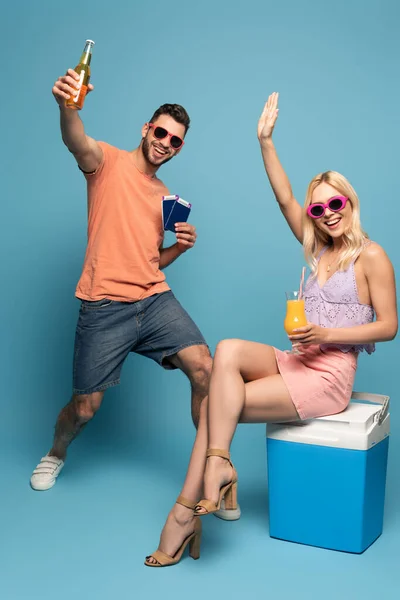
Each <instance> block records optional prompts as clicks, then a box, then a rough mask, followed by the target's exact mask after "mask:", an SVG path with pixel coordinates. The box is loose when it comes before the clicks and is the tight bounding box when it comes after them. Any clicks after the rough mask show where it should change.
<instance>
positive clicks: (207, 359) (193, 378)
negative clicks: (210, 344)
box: [189, 350, 213, 395]
mask: <svg viewBox="0 0 400 600" xmlns="http://www.w3.org/2000/svg"><path fill="white" fill-rule="evenodd" d="M212 363H213V361H212V358H211V355H210V353H209V351H208V350H207V352H204V353H203V352H202V353H199V354H198V355H197V356H196V357H194V358H193V360H192V361H191V365H190V371H189V379H190V382H191V384H192V387H193V391H194V392H195V393H199V394H200V395H201V394H203V395H206V394H207V393H208V386H209V383H210V377H211V371H212Z"/></svg>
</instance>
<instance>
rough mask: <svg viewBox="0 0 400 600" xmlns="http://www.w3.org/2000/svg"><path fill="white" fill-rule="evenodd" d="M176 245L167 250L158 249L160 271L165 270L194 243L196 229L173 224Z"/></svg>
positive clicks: (187, 224)
mask: <svg viewBox="0 0 400 600" xmlns="http://www.w3.org/2000/svg"><path fill="white" fill-rule="evenodd" d="M175 234H176V240H177V241H176V244H173V246H170V247H169V248H163V246H162V244H161V247H160V269H165V268H166V267H168V265H170V264H171V263H173V262H174V260H176V259H177V258H178V257H179V256H181V255H182V254H183V253H184V252H186V251H187V250H189V249H190V248H193V246H194V245H195V243H196V239H197V233H196V228H195V227H193V225H189V223H175Z"/></svg>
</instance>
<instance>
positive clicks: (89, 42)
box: [86, 40, 94, 46]
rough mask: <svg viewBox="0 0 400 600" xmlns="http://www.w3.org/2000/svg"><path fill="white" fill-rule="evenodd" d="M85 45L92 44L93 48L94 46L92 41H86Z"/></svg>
mask: <svg viewBox="0 0 400 600" xmlns="http://www.w3.org/2000/svg"><path fill="white" fill-rule="evenodd" d="M86 44H93V46H94V41H93V40H86Z"/></svg>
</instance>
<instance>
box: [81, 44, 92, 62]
mask: <svg viewBox="0 0 400 600" xmlns="http://www.w3.org/2000/svg"><path fill="white" fill-rule="evenodd" d="M92 47H93V46H92V44H91V43H90V42H89V43H87V44H86V46H85V49H84V51H83V53H82V56H81V60H80V61H79V62H80V64H81V65H90V61H91V60H92Z"/></svg>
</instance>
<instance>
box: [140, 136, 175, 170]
mask: <svg viewBox="0 0 400 600" xmlns="http://www.w3.org/2000/svg"><path fill="white" fill-rule="evenodd" d="M142 151H143V156H144V158H145V160H147V162H148V163H149V164H150V165H151V166H152V167H161V165H164V164H165V163H167V162H168V161H169V160H171V158H173V156H169V157H167V158H165V159H164V160H162V161H161V162H156V163H155V162H153V161H152V160H151V158H150V144H149V141H148V139H147V137H145V138H143V139H142Z"/></svg>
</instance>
